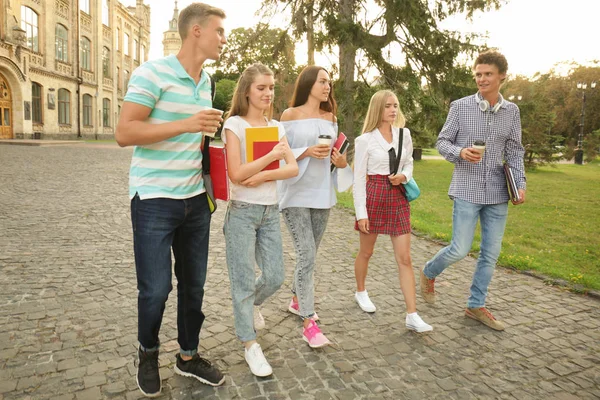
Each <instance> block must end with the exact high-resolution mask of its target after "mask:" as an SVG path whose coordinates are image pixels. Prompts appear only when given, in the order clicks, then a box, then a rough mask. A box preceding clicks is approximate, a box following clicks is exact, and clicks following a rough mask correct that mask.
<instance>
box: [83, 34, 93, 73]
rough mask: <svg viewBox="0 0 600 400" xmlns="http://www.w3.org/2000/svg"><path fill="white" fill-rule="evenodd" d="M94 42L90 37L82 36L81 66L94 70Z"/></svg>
mask: <svg viewBox="0 0 600 400" xmlns="http://www.w3.org/2000/svg"><path fill="white" fill-rule="evenodd" d="M91 59H92V42H90V39H88V38H86V37H85V36H83V37H82V38H81V68H83V69H85V70H87V71H91V70H92V60H91Z"/></svg>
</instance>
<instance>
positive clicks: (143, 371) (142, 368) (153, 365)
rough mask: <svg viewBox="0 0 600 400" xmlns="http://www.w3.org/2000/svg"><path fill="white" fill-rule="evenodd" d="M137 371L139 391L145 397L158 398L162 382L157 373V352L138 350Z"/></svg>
mask: <svg viewBox="0 0 600 400" xmlns="http://www.w3.org/2000/svg"><path fill="white" fill-rule="evenodd" d="M137 367H138V370H137V375H136V377H135V378H136V381H137V384H138V387H139V388H140V391H141V392H142V393H143V394H144V396H146V397H157V396H160V390H161V389H162V382H161V381H160V374H159V373H158V350H156V351H143V350H142V349H138V366H137Z"/></svg>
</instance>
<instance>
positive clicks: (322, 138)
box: [317, 135, 331, 146]
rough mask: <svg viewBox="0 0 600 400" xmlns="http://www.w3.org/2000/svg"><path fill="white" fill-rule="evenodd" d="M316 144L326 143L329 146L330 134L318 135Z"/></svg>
mask: <svg viewBox="0 0 600 400" xmlns="http://www.w3.org/2000/svg"><path fill="white" fill-rule="evenodd" d="M317 143H318V144H326V145H327V146H331V136H329V135H319V139H318V140H317Z"/></svg>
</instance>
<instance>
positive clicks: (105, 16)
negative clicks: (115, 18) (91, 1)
mask: <svg viewBox="0 0 600 400" xmlns="http://www.w3.org/2000/svg"><path fill="white" fill-rule="evenodd" d="M109 10H110V8H109V7H108V0H102V23H103V24H104V25H106V26H110V12H109Z"/></svg>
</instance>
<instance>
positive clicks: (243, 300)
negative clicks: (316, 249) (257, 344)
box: [223, 200, 285, 342]
mask: <svg viewBox="0 0 600 400" xmlns="http://www.w3.org/2000/svg"><path fill="white" fill-rule="evenodd" d="M223 233H224V234H225V254H226V258H227V268H228V270H229V282H230V287H231V299H232V301H233V318H234V323H235V333H236V335H237V337H238V338H239V339H240V340H241V341H242V342H247V341H250V340H255V339H256V331H255V330H254V318H253V313H254V308H253V306H259V305H261V304H262V303H263V302H264V301H265V300H266V299H267V298H268V297H270V296H271V295H273V294H274V293H275V292H276V291H277V289H279V288H280V287H281V285H282V284H283V280H284V279H285V268H284V264H283V244H282V240H281V225H280V223H279V209H278V206H277V204H274V205H269V206H265V205H260V204H250V203H245V202H242V201H237V200H231V201H230V202H229V206H228V208H227V214H226V215H225V225H224V226H223ZM255 261H256V264H257V265H258V268H259V269H260V271H261V273H260V275H259V276H258V277H256V276H255V272H254V262H255Z"/></svg>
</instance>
